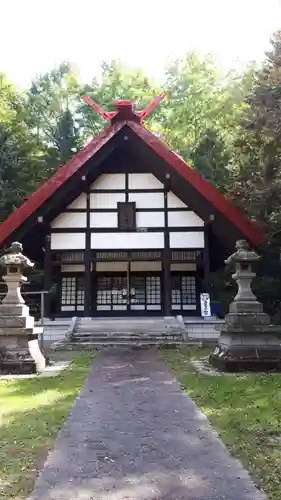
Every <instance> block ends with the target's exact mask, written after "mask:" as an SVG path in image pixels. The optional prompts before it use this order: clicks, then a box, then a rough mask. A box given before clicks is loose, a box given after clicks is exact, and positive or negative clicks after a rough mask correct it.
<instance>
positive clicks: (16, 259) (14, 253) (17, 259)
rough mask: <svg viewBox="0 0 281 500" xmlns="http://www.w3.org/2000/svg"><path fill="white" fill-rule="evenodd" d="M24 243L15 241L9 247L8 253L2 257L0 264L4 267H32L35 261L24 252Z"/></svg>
mask: <svg viewBox="0 0 281 500" xmlns="http://www.w3.org/2000/svg"><path fill="white" fill-rule="evenodd" d="M22 251H23V247H22V244H21V243H19V242H18V241H15V242H13V243H12V244H11V246H10V247H9V248H8V250H7V251H6V253H5V254H4V255H2V257H0V266H2V267H4V268H8V267H19V268H22V269H23V268H32V267H33V266H34V263H33V262H31V261H30V260H29V259H28V257H26V256H25V255H23V253H22Z"/></svg>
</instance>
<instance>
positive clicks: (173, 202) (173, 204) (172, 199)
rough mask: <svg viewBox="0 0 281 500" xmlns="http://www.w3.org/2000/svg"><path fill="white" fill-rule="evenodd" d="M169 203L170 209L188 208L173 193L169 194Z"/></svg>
mask: <svg viewBox="0 0 281 500" xmlns="http://www.w3.org/2000/svg"><path fill="white" fill-rule="evenodd" d="M167 202H168V208H184V207H186V206H187V205H185V203H183V201H181V200H180V199H179V198H178V197H177V196H176V195H175V194H174V193H171V192H169V193H168V196H167Z"/></svg>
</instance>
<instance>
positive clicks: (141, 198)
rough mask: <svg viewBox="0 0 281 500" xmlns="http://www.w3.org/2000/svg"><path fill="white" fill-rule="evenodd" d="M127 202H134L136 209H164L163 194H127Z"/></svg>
mask: <svg viewBox="0 0 281 500" xmlns="http://www.w3.org/2000/svg"><path fill="white" fill-rule="evenodd" d="M129 201H135V203H136V208H164V193H129Z"/></svg>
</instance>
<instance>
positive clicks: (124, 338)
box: [72, 335, 182, 343]
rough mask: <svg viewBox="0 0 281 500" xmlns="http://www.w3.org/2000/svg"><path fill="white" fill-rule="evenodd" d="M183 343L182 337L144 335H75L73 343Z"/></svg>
mask: <svg viewBox="0 0 281 500" xmlns="http://www.w3.org/2000/svg"><path fill="white" fill-rule="evenodd" d="M166 341H171V342H176V341H178V342H181V341H182V337H181V336H180V335H179V336H177V337H173V336H170V335H169V336H162V337H152V336H149V335H143V336H140V337H135V336H134V335H131V336H130V335H114V336H109V335H108V336H106V335H105V336H104V335H89V336H87V337H80V336H77V335H74V336H73V337H72V342H107V343H108V342H166Z"/></svg>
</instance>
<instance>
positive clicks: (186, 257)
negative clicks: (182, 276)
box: [172, 250, 201, 262]
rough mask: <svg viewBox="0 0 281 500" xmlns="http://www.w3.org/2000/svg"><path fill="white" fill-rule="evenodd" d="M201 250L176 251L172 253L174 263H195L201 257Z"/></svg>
mask: <svg viewBox="0 0 281 500" xmlns="http://www.w3.org/2000/svg"><path fill="white" fill-rule="evenodd" d="M200 253H201V252H200V250H196V251H193V250H175V251H172V261H178V262H185V261H195V260H196V259H197V257H198V256H199V255H200Z"/></svg>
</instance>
